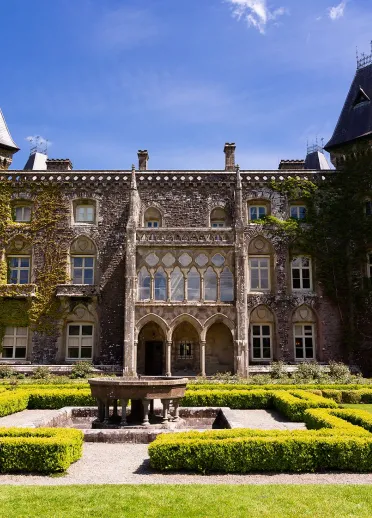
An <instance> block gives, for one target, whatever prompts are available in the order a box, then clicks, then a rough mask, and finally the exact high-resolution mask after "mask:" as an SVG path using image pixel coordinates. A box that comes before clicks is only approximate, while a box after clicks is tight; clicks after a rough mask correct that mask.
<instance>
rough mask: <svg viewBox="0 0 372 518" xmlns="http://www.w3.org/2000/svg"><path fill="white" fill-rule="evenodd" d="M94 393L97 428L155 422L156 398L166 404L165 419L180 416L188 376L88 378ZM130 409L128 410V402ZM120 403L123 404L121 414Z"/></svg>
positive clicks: (169, 419) (174, 418) (94, 423)
mask: <svg viewBox="0 0 372 518" xmlns="http://www.w3.org/2000/svg"><path fill="white" fill-rule="evenodd" d="M88 382H89V384H90V389H91V392H92V396H93V397H95V398H96V400H97V404H98V419H97V420H96V421H94V422H93V424H92V426H93V428H122V427H126V426H138V425H141V426H151V425H152V424H151V421H153V419H151V421H150V418H152V417H153V416H154V400H155V399H160V400H161V403H162V405H163V413H162V421H161V423H162V424H163V425H164V424H167V423H168V422H169V421H177V420H178V419H179V415H178V407H179V400H180V399H181V398H182V397H183V396H184V394H185V390H186V384H187V382H188V379H187V378H172V377H143V378H92V379H89V380H88ZM129 400H130V401H131V407H130V413H129V415H128V414H127V407H128V402H129ZM118 407H121V415H119V412H118ZM171 408H172V410H170V409H171Z"/></svg>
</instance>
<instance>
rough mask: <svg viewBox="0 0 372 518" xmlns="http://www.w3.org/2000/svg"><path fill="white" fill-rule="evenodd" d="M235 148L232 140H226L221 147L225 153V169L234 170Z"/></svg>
mask: <svg viewBox="0 0 372 518" xmlns="http://www.w3.org/2000/svg"><path fill="white" fill-rule="evenodd" d="M235 149H236V145H235V143H234V142H232V143H231V144H229V143H228V142H226V144H225V147H224V148H223V151H224V153H225V171H235Z"/></svg>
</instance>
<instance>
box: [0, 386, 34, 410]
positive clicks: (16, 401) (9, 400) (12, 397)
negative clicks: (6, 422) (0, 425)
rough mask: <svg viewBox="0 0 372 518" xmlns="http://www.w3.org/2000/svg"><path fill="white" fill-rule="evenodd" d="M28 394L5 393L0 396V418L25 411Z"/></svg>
mask: <svg viewBox="0 0 372 518" xmlns="http://www.w3.org/2000/svg"><path fill="white" fill-rule="evenodd" d="M28 397H29V394H28V393H27V392H24V391H21V390H18V391H9V390H8V391H6V392H2V393H1V394H0V417H4V416H6V415H10V414H14V413H15V412H21V411H22V410H26V408H27V404H28Z"/></svg>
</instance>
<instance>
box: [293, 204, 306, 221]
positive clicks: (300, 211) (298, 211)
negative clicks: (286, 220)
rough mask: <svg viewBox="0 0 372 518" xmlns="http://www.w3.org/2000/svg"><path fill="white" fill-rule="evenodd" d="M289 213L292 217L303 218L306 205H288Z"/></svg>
mask: <svg viewBox="0 0 372 518" xmlns="http://www.w3.org/2000/svg"><path fill="white" fill-rule="evenodd" d="M290 215H291V218H292V219H305V218H306V207H305V205H292V206H291V207H290Z"/></svg>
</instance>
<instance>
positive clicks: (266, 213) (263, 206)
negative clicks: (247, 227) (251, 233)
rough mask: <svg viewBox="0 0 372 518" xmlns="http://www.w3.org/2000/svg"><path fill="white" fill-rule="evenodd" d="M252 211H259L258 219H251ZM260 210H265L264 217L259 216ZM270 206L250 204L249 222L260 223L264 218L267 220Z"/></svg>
mask: <svg viewBox="0 0 372 518" xmlns="http://www.w3.org/2000/svg"><path fill="white" fill-rule="evenodd" d="M252 209H256V210H257V218H252V217H251V210H252ZM260 209H264V210H265V214H264V215H263V216H259V210H260ZM268 212H269V211H268V206H267V204H259V203H257V204H255V203H252V204H251V203H248V221H249V222H255V221H260V220H261V219H263V218H266V217H267V216H268Z"/></svg>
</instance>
